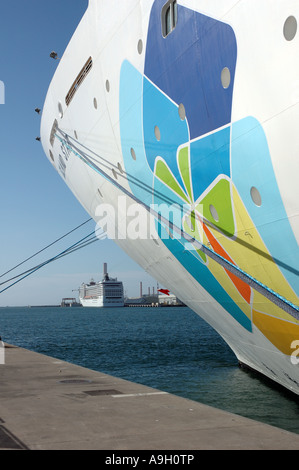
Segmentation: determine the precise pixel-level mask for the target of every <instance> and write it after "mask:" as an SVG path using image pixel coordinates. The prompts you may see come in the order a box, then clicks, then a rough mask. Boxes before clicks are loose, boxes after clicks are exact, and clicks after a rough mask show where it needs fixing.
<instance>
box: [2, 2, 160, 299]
mask: <svg viewBox="0 0 299 470" xmlns="http://www.w3.org/2000/svg"><path fill="white" fill-rule="evenodd" d="M0 5H1V14H0V54H1V55H0V57H1V65H0V80H1V81H2V82H3V83H4V85H5V103H4V104H1V105H0V123H1V125H0V162H1V168H0V175H1V178H0V260H1V261H0V271H1V272H0V276H1V274H3V273H4V272H6V271H7V270H9V269H10V268H12V267H13V266H15V265H16V264H18V263H20V262H21V261H23V260H24V259H26V258H27V257H29V256H31V255H32V254H34V253H36V252H37V251H38V250H40V249H42V248H43V247H45V246H46V245H48V244H50V243H52V242H53V241H54V240H56V239H57V238H59V237H61V236H62V235H64V234H65V233H67V232H68V231H70V230H72V229H73V228H74V227H76V226H78V225H79V224H81V223H82V222H84V221H86V220H87V219H88V218H89V216H88V214H87V213H86V212H85V210H84V209H83V208H82V207H81V205H80V204H79V202H78V201H77V200H76V199H75V197H74V196H73V195H72V193H71V192H70V190H69V189H68V188H67V186H66V185H65V183H64V182H63V181H62V179H61V177H60V176H59V175H58V173H56V171H55V170H54V169H53V167H52V165H51V164H50V163H49V162H48V160H47V158H46V157H45V155H44V152H43V149H42V146H41V144H40V142H38V141H36V137H37V136H39V133H40V116H39V115H38V114H37V113H35V111H34V110H35V108H36V107H39V108H41V109H42V107H43V104H44V100H45V97H46V93H47V90H48V87H49V84H50V81H51V79H52V76H53V74H54V72H55V69H56V67H57V62H56V61H55V60H52V59H51V58H50V57H49V54H50V52H51V51H53V50H54V51H56V52H57V53H58V54H59V55H62V54H63V52H64V50H65V48H66V46H67V44H68V42H69V40H70V38H71V36H72V34H73V32H74V31H75V29H76V27H77V25H78V23H79V21H80V19H81V17H82V16H83V14H84V12H85V10H86V8H87V5H88V1H87V0H9V1H4V0H1V2H0ZM94 229H95V223H94V222H89V223H88V224H87V225H85V226H84V227H82V228H81V229H80V230H79V231H77V232H75V233H74V234H72V235H71V236H70V237H67V238H66V239H65V240H63V241H61V242H59V243H58V244H57V245H54V246H53V247H52V248H51V249H49V250H47V251H45V252H44V253H42V254H41V255H39V256H38V257H36V258H33V259H32V260H31V261H29V262H28V263H26V264H25V265H23V266H21V267H20V268H19V269H17V270H16V271H13V272H12V273H10V274H9V275H7V276H4V277H1V278H0V282H3V281H5V280H6V279H7V278H8V277H11V276H13V275H17V274H19V273H20V272H22V271H25V270H26V269H29V268H31V267H32V266H34V265H37V264H38V263H40V262H42V261H44V260H46V259H48V258H50V257H52V256H55V255H57V254H58V253H59V252H61V251H63V250H64V249H66V248H67V247H68V246H70V245H72V244H73V243H75V242H77V241H78V240H79V239H81V238H82V237H84V236H86V235H87V234H88V233H90V232H92V231H93V230H94ZM105 261H106V262H108V268H109V273H110V274H111V275H114V276H117V277H118V278H119V279H121V280H123V282H124V287H125V290H126V292H127V294H128V295H129V296H134V295H136V296H137V295H138V294H139V281H142V282H143V286H144V291H146V292H147V288H148V286H151V287H152V286H156V282H155V281H154V280H153V279H152V278H151V277H150V276H149V275H147V274H146V273H145V272H144V271H143V270H142V269H141V268H140V267H139V266H138V265H137V264H135V263H134V262H133V261H131V259H130V258H129V257H128V256H127V255H126V254H125V253H123V252H122V250H120V248H118V246H117V245H116V244H115V243H114V242H113V241H111V240H104V241H99V242H97V243H94V244H92V245H90V246H89V247H87V248H83V249H82V250H79V251H77V252H76V253H74V254H71V255H69V256H67V257H64V258H62V259H61V260H58V261H56V262H54V263H51V264H49V265H48V266H46V267H44V268H42V269H41V270H39V271H37V272H36V273H35V274H33V275H31V276H29V277H28V278H27V279H25V280H24V281H22V282H20V283H18V284H16V285H15V286H13V287H11V288H10V289H8V290H7V291H6V292H3V293H1V294H0V306H23V305H48V304H58V303H60V302H61V299H62V298H63V297H73V296H76V295H77V293H76V292H72V290H73V289H77V288H78V287H79V285H80V284H81V283H82V282H87V281H89V280H90V278H91V277H94V278H95V279H99V278H101V273H102V265H103V262H105ZM8 285H9V284H5V285H3V286H0V290H1V289H3V288H4V287H6V286H8Z"/></svg>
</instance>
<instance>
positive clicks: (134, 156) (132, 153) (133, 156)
mask: <svg viewBox="0 0 299 470" xmlns="http://www.w3.org/2000/svg"><path fill="white" fill-rule="evenodd" d="M131 157H132V158H133V160H136V153H135V150H134V149H133V147H132V148H131Z"/></svg>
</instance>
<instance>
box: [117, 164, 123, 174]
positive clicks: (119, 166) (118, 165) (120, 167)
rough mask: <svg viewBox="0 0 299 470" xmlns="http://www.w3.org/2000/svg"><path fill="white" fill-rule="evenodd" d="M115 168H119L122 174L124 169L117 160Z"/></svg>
mask: <svg viewBox="0 0 299 470" xmlns="http://www.w3.org/2000/svg"><path fill="white" fill-rule="evenodd" d="M117 168H118V169H119V171H120V173H122V174H123V172H124V170H123V167H122V166H121V164H120V163H119V162H118V164H117Z"/></svg>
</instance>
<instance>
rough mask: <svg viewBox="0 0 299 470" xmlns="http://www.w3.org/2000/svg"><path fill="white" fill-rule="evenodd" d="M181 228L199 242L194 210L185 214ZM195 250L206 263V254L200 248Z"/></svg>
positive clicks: (199, 237)
mask: <svg viewBox="0 0 299 470" xmlns="http://www.w3.org/2000/svg"><path fill="white" fill-rule="evenodd" d="M183 230H184V232H185V233H187V234H188V235H190V236H191V237H192V238H194V239H195V240H197V241H199V242H201V236H200V233H199V230H198V222H197V221H196V217H195V212H194V211H192V212H191V214H189V215H187V216H186V218H185V220H184V223H183ZM195 251H196V252H197V253H198V254H199V256H200V257H201V259H202V260H203V261H204V262H205V263H206V262H207V258H206V255H205V254H204V253H203V252H202V251H201V250H195Z"/></svg>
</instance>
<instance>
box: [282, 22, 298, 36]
mask: <svg viewBox="0 0 299 470" xmlns="http://www.w3.org/2000/svg"><path fill="white" fill-rule="evenodd" d="M296 34H297V20H296V18H295V17H294V16H289V17H288V18H287V20H286V21H285V24H284V27H283V35H284V37H285V39H286V40H287V41H292V40H293V39H294V37H295V36H296Z"/></svg>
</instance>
